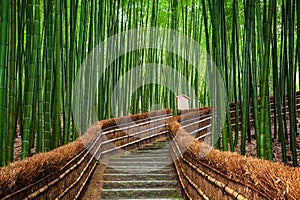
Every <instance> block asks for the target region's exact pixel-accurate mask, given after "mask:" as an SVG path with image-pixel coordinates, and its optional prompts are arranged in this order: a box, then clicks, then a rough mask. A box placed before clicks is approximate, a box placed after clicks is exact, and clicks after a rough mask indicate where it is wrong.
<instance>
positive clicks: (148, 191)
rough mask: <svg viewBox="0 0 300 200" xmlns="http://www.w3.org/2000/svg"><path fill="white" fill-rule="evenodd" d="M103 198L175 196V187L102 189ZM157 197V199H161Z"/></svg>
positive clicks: (176, 195)
mask: <svg viewBox="0 0 300 200" xmlns="http://www.w3.org/2000/svg"><path fill="white" fill-rule="evenodd" d="M101 194H102V195H101V196H102V198H103V199H124V198H139V199H147V198H157V197H161V198H177V197H178V193H177V191H176V189H175V188H125V189H120V188H116V189H102V191H101ZM161 198H159V199H161Z"/></svg>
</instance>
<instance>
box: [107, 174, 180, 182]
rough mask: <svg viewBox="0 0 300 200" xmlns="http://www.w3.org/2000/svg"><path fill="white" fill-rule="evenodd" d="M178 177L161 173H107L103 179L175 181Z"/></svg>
mask: <svg viewBox="0 0 300 200" xmlns="http://www.w3.org/2000/svg"><path fill="white" fill-rule="evenodd" d="M175 177H176V175H174V174H161V173H140V174H137V173H132V174H129V173H126V174H124V173H123V174H119V173H118V174H113V173H111V174H109V173H105V174H104V177H103V179H104V180H111V181H116V180H120V181H126V180H128V181H130V180H175V179H174V178H175Z"/></svg>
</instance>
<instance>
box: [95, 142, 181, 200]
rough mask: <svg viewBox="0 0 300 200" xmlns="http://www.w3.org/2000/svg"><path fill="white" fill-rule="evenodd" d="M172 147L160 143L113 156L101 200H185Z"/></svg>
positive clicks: (107, 169) (106, 174)
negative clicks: (181, 192)
mask: <svg viewBox="0 0 300 200" xmlns="http://www.w3.org/2000/svg"><path fill="white" fill-rule="evenodd" d="M169 148H170V146H169V142H168V141H158V142H155V143H154V144H151V145H145V146H142V147H141V148H139V149H137V150H133V151H129V152H125V153H124V154H122V155H119V156H114V157H111V158H110V160H109V163H108V166H107V168H106V170H105V172H104V178H103V179H104V183H103V188H102V191H101V194H102V195H101V196H102V199H148V200H150V199H153V200H154V199H157V200H158V199H160V200H167V199H182V198H181V197H180V194H179V193H178V191H179V185H178V183H177V180H176V175H175V172H174V171H173V167H172V162H171V157H170V153H169Z"/></svg>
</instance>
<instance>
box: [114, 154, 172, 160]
mask: <svg viewBox="0 0 300 200" xmlns="http://www.w3.org/2000/svg"><path fill="white" fill-rule="evenodd" d="M127 159H136V160H156V161H158V160H167V159H168V160H171V156H170V155H169V154H168V155H166V154H161V155H159V156H158V155H153V154H129V155H124V156H122V157H114V158H110V161H114V160H127Z"/></svg>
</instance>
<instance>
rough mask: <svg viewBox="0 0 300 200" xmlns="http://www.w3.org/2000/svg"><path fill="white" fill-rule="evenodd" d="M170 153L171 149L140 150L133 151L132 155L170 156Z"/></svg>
mask: <svg viewBox="0 0 300 200" xmlns="http://www.w3.org/2000/svg"><path fill="white" fill-rule="evenodd" d="M169 152H170V149H169V148H168V149H155V150H153V149H151V150H149V149H139V150H137V151H132V152H131V154H137V153H147V154H148V153H152V154H168V153H169Z"/></svg>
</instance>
